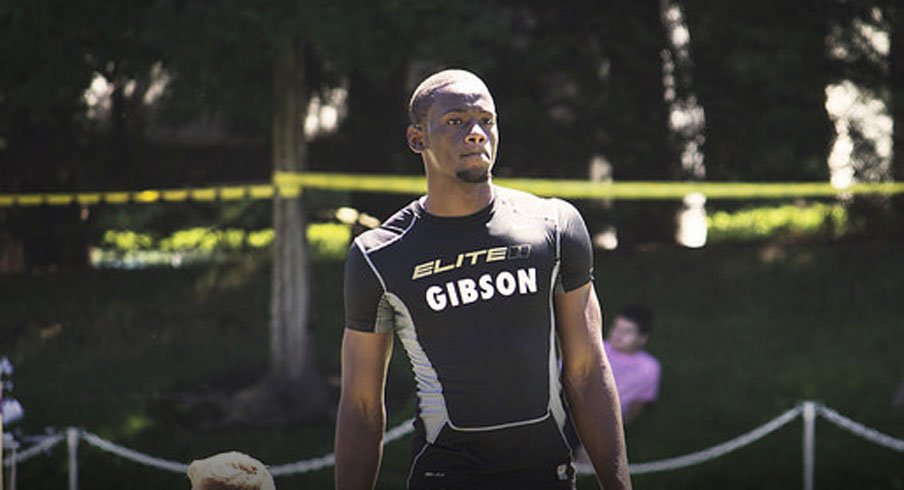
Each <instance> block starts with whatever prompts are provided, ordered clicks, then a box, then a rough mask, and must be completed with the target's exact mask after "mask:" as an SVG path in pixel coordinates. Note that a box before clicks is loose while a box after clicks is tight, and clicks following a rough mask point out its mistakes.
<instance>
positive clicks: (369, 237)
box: [355, 202, 417, 253]
mask: <svg viewBox="0 0 904 490" xmlns="http://www.w3.org/2000/svg"><path fill="white" fill-rule="evenodd" d="M416 221H417V209H416V207H415V202H412V203H411V204H409V205H408V206H405V207H404V208H402V209H400V210H398V211H397V212H396V213H395V214H393V215H392V216H390V217H389V218H387V219H386V220H385V221H383V222H382V223H380V226H378V227H377V228H374V229H372V230H367V231H365V232H364V233H362V234H360V235H358V237H357V238H355V244H356V245H358V247H359V248H361V251H362V252H365V253H367V252H370V251H372V250H375V249H378V248H381V247H384V246H386V245H388V244H390V243H392V242H394V241H396V240H398V239H400V238H402V237H403V236H404V235H405V234H406V233H407V232H408V231H409V230H410V229H411V227H412V226H413V225H414V223H415V222H416Z"/></svg>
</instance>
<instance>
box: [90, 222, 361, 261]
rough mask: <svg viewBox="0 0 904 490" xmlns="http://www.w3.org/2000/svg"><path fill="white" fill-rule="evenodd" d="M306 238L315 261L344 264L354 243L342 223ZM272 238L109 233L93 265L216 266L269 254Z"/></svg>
mask: <svg viewBox="0 0 904 490" xmlns="http://www.w3.org/2000/svg"><path fill="white" fill-rule="evenodd" d="M307 235H308V237H307V238H308V243H309V244H310V247H311V254H312V256H313V257H314V258H316V259H325V260H342V259H344V258H345V254H346V252H347V251H348V247H349V243H350V241H351V228H350V227H349V226H348V225H345V224H341V223H311V224H310V225H308V230H307ZM273 238H274V231H273V229H272V228H267V229H262V230H254V231H248V230H244V229H238V228H226V229H213V228H205V227H195V228H188V229H184V230H176V231H175V232H173V233H172V234H170V235H168V236H164V237H162V238H155V237H154V235H153V234H151V233H141V232H136V231H133V230H107V231H105V232H104V234H103V237H102V238H101V240H100V243H99V246H98V247H97V248H96V249H95V250H94V258H95V260H94V262H95V263H96V264H97V263H99V264H98V265H101V266H103V265H104V264H110V265H112V264H129V266H131V267H140V266H142V265H143V266H153V265H173V264H174V263H175V264H177V265H181V264H183V263H186V262H216V261H220V260H223V259H224V258H229V257H231V258H237V257H240V256H241V252H253V251H255V250H268V249H269V248H270V246H271V245H272V243H273Z"/></svg>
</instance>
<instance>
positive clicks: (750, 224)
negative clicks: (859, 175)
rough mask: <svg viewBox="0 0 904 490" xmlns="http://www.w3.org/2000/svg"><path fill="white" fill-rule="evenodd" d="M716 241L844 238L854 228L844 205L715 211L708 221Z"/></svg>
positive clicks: (711, 233) (814, 204) (788, 205)
mask: <svg viewBox="0 0 904 490" xmlns="http://www.w3.org/2000/svg"><path fill="white" fill-rule="evenodd" d="M706 224H707V228H708V239H709V240H710V241H713V242H720V241H723V242H724V241H745V240H761V239H768V238H773V237H779V236H795V237H803V236H813V235H820V234H828V235H830V236H835V237H837V236H842V235H844V234H846V233H847V232H849V231H851V229H852V222H851V218H850V216H849V214H848V211H847V209H846V208H845V206H844V205H842V204H837V203H836V204H826V203H820V202H814V203H806V204H784V205H779V206H763V207H756V208H745V209H741V210H737V211H715V212H713V213H710V215H709V216H707V218H706Z"/></svg>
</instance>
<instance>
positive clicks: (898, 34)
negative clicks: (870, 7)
mask: <svg viewBox="0 0 904 490" xmlns="http://www.w3.org/2000/svg"><path fill="white" fill-rule="evenodd" d="M890 23H891V29H890V31H891V33H890V34H891V46H890V51H889V57H888V58H889V59H888V65H889V73H890V79H891V82H890V83H891V89H892V90H891V117H892V121H893V124H894V132H893V133H892V139H893V146H892V162H891V165H892V175H894V178H895V180H896V181H898V182H904V6H901V5H893V6H892V8H891V19H890ZM892 203H893V206H894V212H895V222H894V224H893V229H894V230H896V232H897V235H898V237H901V236H902V235H904V195H902V194H898V195H896V196H894V198H893V199H892Z"/></svg>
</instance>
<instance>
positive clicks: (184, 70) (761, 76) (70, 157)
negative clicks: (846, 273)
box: [0, 0, 904, 262]
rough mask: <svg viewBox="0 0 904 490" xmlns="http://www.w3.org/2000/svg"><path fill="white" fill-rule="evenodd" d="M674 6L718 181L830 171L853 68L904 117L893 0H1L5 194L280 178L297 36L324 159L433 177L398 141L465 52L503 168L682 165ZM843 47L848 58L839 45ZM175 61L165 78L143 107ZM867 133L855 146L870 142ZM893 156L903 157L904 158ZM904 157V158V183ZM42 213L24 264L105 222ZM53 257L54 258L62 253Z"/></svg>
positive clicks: (194, 215)
mask: <svg viewBox="0 0 904 490" xmlns="http://www.w3.org/2000/svg"><path fill="white" fill-rule="evenodd" d="M667 5H677V6H680V7H681V8H682V9H683V11H684V18H685V19H686V23H687V34H688V36H689V40H690V44H689V48H690V51H689V57H688V58H680V57H678V58H675V57H674V56H673V58H674V61H675V62H676V63H679V64H680V65H681V66H676V73H679V74H681V76H679V79H677V80H676V84H677V85H676V89H677V90H678V91H679V94H678V95H679V96H681V95H686V94H687V93H691V92H692V93H693V94H696V96H697V99H698V102H699V103H700V105H701V106H702V107H703V109H704V110H705V114H706V127H705V133H706V134H705V137H706V140H705V143H704V144H703V146H702V151H703V152H704V153H705V161H704V163H705V166H706V168H707V178H709V179H713V180H764V181H777V180H817V179H825V178H826V177H827V173H828V171H827V167H826V163H825V162H826V157H827V154H828V150H829V145H830V144H831V139H832V134H833V132H832V130H833V128H832V124H831V122H830V121H829V119H828V116H827V114H826V110H825V107H824V103H825V87H826V85H827V84H830V83H835V82H838V81H840V80H843V79H852V80H854V81H855V82H856V83H858V84H861V85H862V86H863V88H864V89H865V90H867V91H868V92H869V93H871V94H876V95H878V96H879V97H881V99H882V100H884V101H886V102H889V103H890V104H891V107H892V115H893V116H894V117H895V118H896V119H900V117H901V114H902V113H904V112H902V107H904V105H902V102H901V101H902V100H904V96H902V95H901V89H900V87H904V84H901V83H897V84H896V82H895V81H896V80H897V81H899V80H900V79H901V77H902V75H901V73H904V69H902V67H904V61H902V57H904V49H901V46H902V41H901V38H902V37H904V36H901V35H900V34H899V32H900V31H901V30H902V28H901V27H900V26H901V25H902V23H904V21H902V19H904V14H902V11H904V9H901V8H895V3H894V2H893V1H892V0H831V1H828V2H823V1H820V0H802V1H799V2H783V1H780V0H768V1H767V2H765V3H762V2H760V3H749V2H748V3H737V2H715V1H712V0H673V1H669V2H626V1H623V0H607V1H603V2H595V3H593V4H581V5H571V6H568V7H563V6H561V5H559V4H556V3H555V2H518V1H515V0H502V1H499V2H491V3H487V2H478V1H477V0H462V1H459V2H445V3H442V2H440V3H437V2H419V1H416V0H394V1H391V2H366V1H364V0H336V1H331V2H324V1H320V0H301V1H296V0H276V1H272V2H250V3H249V2H243V1H240V0H216V1H213V2H184V1H181V0H138V1H135V2H129V3H128V5H119V4H117V5H110V4H108V3H107V2H101V1H99V0H85V1H81V2H78V3H77V5H76V4H72V3H66V2H60V1H58V0H56V1H54V0H50V1H41V2H5V3H2V4H0V32H2V33H3V34H2V36H3V42H0V60H3V66H4V69H3V70H2V71H0V175H3V180H2V183H0V190H2V191H6V192H16V191H35V190H61V189H65V190H86V189H89V190H93V189H114V188H124V187H127V188H142V187H148V186H158V185H171V186H173V185H193V184H210V183H219V182H241V181H252V180H262V179H266V178H268V177H269V175H270V171H271V165H272V162H271V155H270V149H269V144H270V140H271V136H270V134H269V133H270V130H271V128H270V125H271V124H272V116H273V114H272V112H273V111H272V109H273V107H275V105H276V104H282V103H284V101H279V100H276V99H275V97H274V94H273V69H274V62H275V61H274V60H276V59H277V58H278V57H279V55H280V53H283V52H285V51H286V50H288V49H292V47H293V46H302V47H303V52H304V59H305V69H304V78H305V81H304V83H305V96H307V97H316V96H325V95H327V94H328V93H330V90H332V89H335V88H337V87H342V88H343V89H346V90H347V99H346V103H347V107H346V109H347V111H346V113H344V115H343V116H342V117H340V121H339V122H340V125H339V127H338V130H337V131H336V132H335V133H332V134H326V135H320V136H317V137H316V138H314V139H313V140H312V141H310V142H309V145H308V148H307V153H306V157H305V158H306V160H307V161H308V167H309V168H311V169H314V170H334V171H366V172H377V173H395V172H403V173H413V172H417V171H419V168H420V162H419V161H418V158H417V157H416V156H415V155H413V154H411V152H410V151H409V150H408V149H407V148H406V146H405V144H404V127H405V125H406V124H407V122H406V113H405V107H406V103H407V98H408V95H409V93H410V91H411V90H412V89H413V87H414V84H415V83H417V81H418V80H419V79H420V78H421V77H423V76H424V75H425V74H427V73H429V72H431V71H434V70H436V69H438V68H442V67H449V66H459V67H465V68H468V69H471V70H473V71H475V72H477V73H478V74H479V75H481V76H482V77H483V78H484V79H485V80H486V81H487V82H488V84H489V86H490V88H491V89H492V91H493V92H494V95H495V97H496V102H497V106H498V108H499V112H500V129H501V139H500V141H501V147H500V151H499V161H498V162H497V167H496V172H497V174H498V175H500V176H519V177H568V178H584V177H586V176H587V166H588V162H589V161H590V160H591V158H593V157H595V156H601V157H603V158H604V159H605V160H606V161H608V162H609V163H611V165H612V174H613V176H614V178H616V179H621V180H625V179H632V180H644V179H656V180H674V179H678V178H681V177H682V170H681V165H680V163H679V154H680V148H677V147H676V140H675V137H674V133H673V132H672V131H670V129H669V121H670V117H671V116H670V113H669V110H670V109H669V106H668V105H667V104H666V102H665V101H664V98H663V94H664V86H663V53H665V52H667V51H668V50H670V49H672V47H671V45H670V42H669V39H668V38H667V36H666V30H665V29H664V28H663V20H662V17H661V15H662V11H661V9H662V8H663V7H664V6H667ZM877 12H878V13H879V14H877ZM858 25H866V26H868V27H870V28H873V29H876V30H878V31H881V32H889V33H890V34H891V36H890V39H889V41H890V46H891V48H890V52H889V54H888V55H887V56H886V57H883V56H878V55H877V53H876V52H874V51H870V50H869V49H868V46H869V43H867V42H865V41H864V39H863V34H862V32H860V31H858V28H856V26H858ZM830 43H831V44H832V45H831V46H830V45H829V44H830ZM836 48H839V49H836ZM841 48H843V49H841ZM840 51H843V52H845V53H847V55H846V56H844V57H840V58H839V57H837V56H836V57H833V55H832V54H831V53H833V52H840ZM161 73H165V74H166V78H167V80H168V84H167V85H166V89H165V91H164V92H163V94H162V97H160V98H159V99H157V101H156V102H154V103H146V102H145V98H146V97H147V96H148V95H149V94H150V93H151V92H152V89H153V86H154V83H155V81H159V76H160V74H161ZM95 77H100V78H101V79H102V80H104V81H105V82H106V83H107V84H109V85H108V89H109V90H110V100H109V113H108V115H107V116H106V117H104V118H91V117H89V111H88V109H89V107H88V105H89V104H88V101H86V99H85V98H84V91H85V89H86V88H87V87H88V86H89V84H91V82H92V80H93V79H94V78H95ZM155 77H157V78H155ZM302 105H303V104H302ZM902 126H904V125H901V124H898V125H895V128H896V131H897V133H896V137H895V140H896V141H895V148H896V149H900V148H901V141H902V140H904V131H900V130H899V129H900V127H902ZM861 146H863V145H858V147H857V148H855V151H857V152H869V151H875V149H874V148H869V147H868V145H867V146H864V147H862V148H861ZM896 155H898V156H897V157H896V158H898V159H899V161H900V159H901V158H902V157H901V156H900V155H904V151H898V152H896ZM864 161H868V159H866V160H864ZM902 167H904V165H902V164H901V163H897V164H896V165H895V168H894V172H896V174H897V175H898V176H899V178H900V176H901V175H902V174H901V172H904V170H902ZM345 204H349V205H352V206H355V207H358V208H361V209H363V210H365V211H367V212H368V213H370V214H372V215H376V216H387V215H388V214H389V213H391V212H392V211H393V210H394V208H395V207H397V204H398V202H397V201H395V200H393V199H386V198H385V197H384V196H379V195H364V194H352V195H349V196H348V200H347V201H345ZM145 209H146V210H147V211H136V210H135V209H134V208H129V209H127V210H126V211H123V212H122V214H123V215H124V216H123V218H122V219H123V220H124V221H126V223H125V224H124V225H123V226H124V227H125V228H129V229H138V228H140V226H138V225H135V224H133V223H130V222H129V221H130V220H132V219H137V220H150V221H157V222H159V223H162V224H163V226H162V227H163V228H167V227H168V228H170V231H171V230H173V229H179V228H189V227H193V226H209V225H210V224H211V223H215V224H216V226H220V227H223V226H233V225H232V223H224V220H223V219H221V217H220V216H219V215H218V214H217V213H216V212H209V211H208V210H204V209H199V210H195V209H192V210H191V211H186V209H180V210H179V213H169V212H167V211H166V209H165V208H162V207H151V208H145ZM671 211H672V209H670V208H668V207H663V209H660V210H653V209H652V208H650V209H648V210H647V213H650V215H649V218H650V219H644V220H633V221H635V222H641V221H643V222H649V223H652V225H651V226H650V227H651V228H653V229H656V230H658V229H663V230H664V231H662V232H661V233H659V234H660V235H662V237H670V236H671V232H670V231H668V230H665V228H668V227H669V223H670V220H671V218H670V214H671ZM136 212H137V213H143V216H141V217H140V218H136V217H135V216H136V215H134V214H132V213H136ZM183 213H184V214H183ZM33 214H34V213H27V212H24V211H22V210H9V211H8V212H3V213H2V214H0V225H2V226H3V227H4V228H6V229H8V230H10V233H11V234H13V235H14V236H16V237H20V238H22V240H23V241H25V242H27V243H26V244H25V245H26V246H25V249H26V255H27V256H29V260H32V257H34V256H36V255H37V252H36V250H37V248H38V247H39V245H38V243H39V242H42V241H48V240H49V241H53V242H62V241H72V242H74V243H73V246H66V247H64V248H65V249H66V250H76V252H75V253H70V254H69V255H73V256H76V257H77V256H79V253H77V251H78V249H79V247H81V249H82V250H84V248H85V243H87V242H89V241H90V240H91V239H92V238H95V237H96V235H97V234H98V233H100V232H102V230H104V229H106V228H107V225H106V224H104V223H101V222H95V221H93V220H87V221H84V222H79V219H80V218H79V216H78V213H77V212H69V213H59V215H51V214H41V216H40V219H41V220H42V225H45V226H44V227H43V228H44V230H46V231H45V232H43V233H42V234H40V236H30V235H34V234H35V232H34V231H33V230H32V228H35V227H33V226H32V224H33V223H34V216H33ZM102 214H104V215H109V214H111V212H110V211H107V212H105V213H102ZM653 214H656V216H653ZM256 216H258V217H260V214H259V213H258V214H257V215H256ZM226 221H228V220H226ZM236 226H245V227H248V226H252V227H261V226H267V223H266V222H263V221H261V220H259V221H258V222H257V223H255V224H253V225H248V224H244V223H243V224H240V225H236ZM639 226H640V225H639ZM73 228H77V231H78V232H77V233H73V232H72V229H73ZM92 234H93V235H95V236H94V237H92ZM644 234H650V233H648V232H647V231H644ZM44 255H47V258H46V259H43V261H45V262H53V260H54V257H53V256H54V255H57V256H59V255H61V252H54V251H52V250H51V251H47V252H46V253H44ZM57 258H59V257H57ZM32 261H33V260H32Z"/></svg>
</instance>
